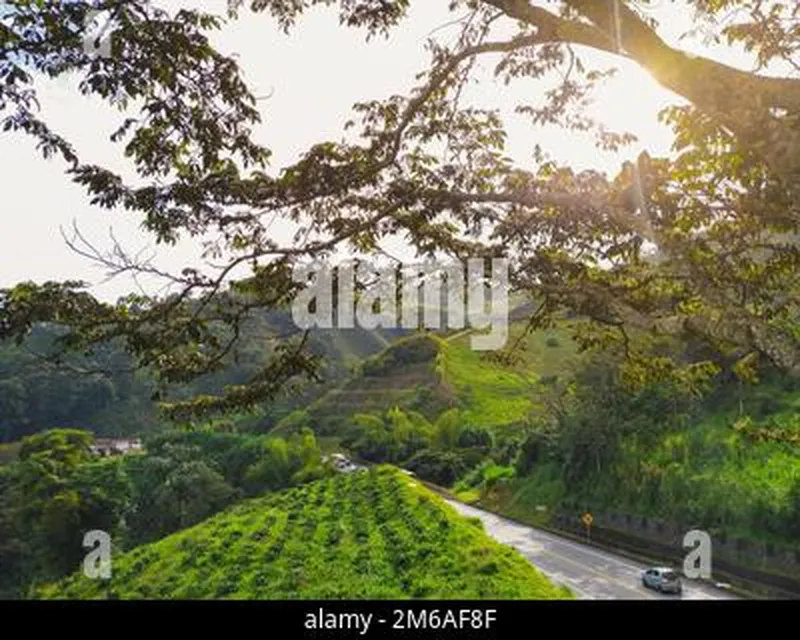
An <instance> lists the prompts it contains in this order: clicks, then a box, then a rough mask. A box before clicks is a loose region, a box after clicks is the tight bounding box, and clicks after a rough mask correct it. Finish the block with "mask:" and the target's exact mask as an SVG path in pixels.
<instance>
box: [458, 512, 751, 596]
mask: <svg viewBox="0 0 800 640" xmlns="http://www.w3.org/2000/svg"><path fill="white" fill-rule="evenodd" d="M447 502H449V503H450V504H451V505H452V506H453V507H455V508H456V509H457V510H458V511H459V512H461V513H462V514H464V515H466V516H472V517H478V518H480V519H481V520H482V521H483V524H484V527H485V529H486V532H487V533H488V534H489V535H491V536H492V537H494V538H495V539H497V540H499V541H500V542H502V543H504V544H507V545H510V546H512V547H514V548H515V549H517V550H518V551H520V552H521V553H522V555H524V556H525V557H526V558H528V560H530V561H531V563H532V564H534V565H535V566H536V567H538V568H539V569H541V571H542V572H544V573H545V574H547V575H548V576H549V577H550V578H551V579H552V580H553V581H554V582H557V583H559V584H564V585H566V586H568V587H569V588H570V589H571V590H572V591H573V593H575V595H576V596H577V597H578V598H581V599H585V600H654V599H655V600H658V599H669V600H675V599H683V600H733V599H737V596H735V595H734V594H732V593H729V592H727V591H724V590H722V589H717V588H714V587H712V586H707V585H705V584H698V583H696V582H694V581H690V580H687V579H684V581H683V594H682V595H681V596H675V595H662V594H660V593H656V592H654V591H652V590H650V589H646V588H644V587H643V586H642V581H641V578H640V573H641V571H642V569H644V568H645V565H643V564H641V563H638V562H636V561H634V560H629V559H628V558H624V557H622V556H618V555H615V554H613V553H609V552H607V551H601V550H599V549H596V548H594V547H590V546H588V545H584V544H580V543H577V542H573V541H571V540H569V539H566V538H561V537H559V536H556V535H553V534H551V533H547V532H544V531H540V530H538V529H533V528H531V527H527V526H525V525H521V524H517V523H515V522H511V521H509V520H506V519H505V518H501V517H500V516H497V515H495V514H493V513H489V512H488V511H483V510H482V509H476V508H475V507H471V506H468V505H465V504H462V503H460V502H455V501H452V500H448V501H447Z"/></svg>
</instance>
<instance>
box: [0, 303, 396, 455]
mask: <svg viewBox="0 0 800 640" xmlns="http://www.w3.org/2000/svg"><path fill="white" fill-rule="evenodd" d="M291 322H292V320H291V318H290V317H289V314H288V313H287V312H285V311H274V312H272V313H269V314H252V315H251V317H250V318H249V320H248V322H246V323H243V326H242V337H241V339H240V341H239V342H238V343H237V345H236V349H235V350H233V351H232V353H231V354H230V355H229V356H228V357H227V358H226V359H225V361H224V363H223V364H224V365H225V366H224V367H223V368H222V369H221V370H220V371H218V372H215V373H210V374H206V375H204V376H200V377H198V378H196V379H194V380H191V381H188V382H186V383H184V384H181V385H177V386H173V387H171V388H170V389H169V393H168V394H167V395H166V398H167V399H175V398H186V397H195V396H198V395H207V394H216V393H221V392H223V391H224V389H225V388H226V387H230V386H233V385H240V384H242V383H244V381H246V380H247V379H248V377H249V376H251V375H252V374H253V373H254V371H255V370H256V369H257V368H258V367H259V366H261V365H263V363H264V362H265V361H266V359H267V358H268V357H269V354H270V349H271V345H272V344H273V343H274V336H275V334H276V333H277V332H280V331H287V330H288V329H287V325H288V326H289V327H291ZM402 333H403V332H402V331H382V330H380V329H379V330H375V331H366V330H364V329H361V328H353V329H345V330H343V331H333V330H319V331H315V332H313V334H312V335H311V337H310V347H309V348H310V350H311V351H312V352H313V353H315V354H317V355H318V356H319V357H320V358H321V359H322V361H323V363H322V366H321V368H320V371H319V375H320V379H319V381H318V382H317V383H315V384H313V385H312V384H305V385H298V386H295V387H293V388H292V389H287V390H286V392H285V393H283V394H282V395H280V397H278V398H276V401H275V402H273V403H271V404H270V405H268V407H267V406H260V407H258V408H257V409H256V410H255V411H251V412H248V413H246V414H238V413H235V412H234V413H233V414H229V415H227V416H223V417H221V418H220V419H219V420H217V423H218V425H220V426H224V425H230V426H231V428H233V425H235V428H236V429H237V430H239V431H266V430H268V429H269V428H270V427H271V426H273V425H274V424H275V423H276V422H278V421H279V420H280V419H282V418H283V417H285V415H286V414H287V413H289V412H291V411H292V410H293V409H295V408H297V407H300V406H302V405H303V404H304V403H308V402H309V401H311V400H312V399H313V398H314V397H316V396H318V395H319V394H321V393H323V392H324V391H325V390H326V389H327V388H329V387H330V385H331V384H333V383H336V382H337V381H338V380H340V379H341V378H342V376H347V375H349V374H350V373H351V370H352V369H353V367H355V366H356V365H357V364H358V363H359V362H360V360H361V358H364V357H366V356H369V355H371V354H374V353H377V352H378V351H380V350H382V349H383V348H384V347H386V346H387V345H388V344H389V342H390V341H391V340H394V339H395V338H396V337H397V336H398V335H402ZM63 334H64V331H63V330H61V329H59V328H58V326H57V325H52V324H39V325H35V326H34V327H33V328H32V331H31V333H30V334H29V335H28V336H26V338H25V340H24V341H23V342H22V343H21V344H19V345H17V344H14V343H11V342H2V341H0V443H3V442H11V441H14V440H19V439H20V438H22V437H23V436H25V435H28V434H31V433H36V432H37V431H41V430H43V429H50V428H53V427H56V426H58V427H75V428H80V429H83V428H88V429H90V430H91V431H93V432H94V433H96V434H98V435H107V436H122V435H140V434H144V433H148V432H151V431H153V430H156V429H159V428H164V427H166V426H168V422H167V421H166V420H165V418H164V416H163V415H161V414H160V413H159V411H158V406H157V404H156V402H154V399H158V398H159V396H158V395H157V393H158V392H159V388H158V384H157V378H156V376H155V375H154V374H153V372H152V371H150V370H135V369H134V368H133V361H132V359H131V357H130V355H129V354H127V353H126V352H125V351H124V350H123V348H122V345H120V344H119V342H118V341H112V342H109V343H104V344H102V345H98V346H96V347H95V348H94V349H93V352H92V353H91V354H89V355H85V356H79V355H77V354H67V356H66V357H65V358H63V360H64V362H62V364H61V366H55V365H54V364H52V363H50V362H49V361H48V360H47V356H49V355H50V354H52V353H55V352H57V351H58V349H59V347H58V343H57V338H58V337H60V336H63Z"/></svg>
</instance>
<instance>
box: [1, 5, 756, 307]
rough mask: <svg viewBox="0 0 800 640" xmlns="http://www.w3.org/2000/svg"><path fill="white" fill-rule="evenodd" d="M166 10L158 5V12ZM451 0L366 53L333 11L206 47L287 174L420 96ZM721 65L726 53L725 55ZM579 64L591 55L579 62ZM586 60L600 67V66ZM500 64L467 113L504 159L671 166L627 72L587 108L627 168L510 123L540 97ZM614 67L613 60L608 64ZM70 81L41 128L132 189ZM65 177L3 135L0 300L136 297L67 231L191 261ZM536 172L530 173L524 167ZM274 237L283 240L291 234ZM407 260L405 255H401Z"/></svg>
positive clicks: (259, 21)
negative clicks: (325, 145)
mask: <svg viewBox="0 0 800 640" xmlns="http://www.w3.org/2000/svg"><path fill="white" fill-rule="evenodd" d="M158 4H160V5H161V6H164V3H163V2H161V3H158ZM198 4H199V3H198V2H179V1H178V0H169V5H168V6H169V7H170V8H171V9H173V10H174V9H175V8H178V7H179V6H190V7H196V6H198ZM680 4H681V3H680V2H677V3H676V2H663V1H662V3H661V7H660V8H657V9H656V10H654V11H653V15H654V16H655V17H657V18H659V17H664V16H665V15H668V17H669V19H668V20H667V21H666V22H665V23H664V27H663V28H661V29H660V30H659V33H661V34H662V35H663V36H664V37H666V38H667V40H672V41H674V40H675V38H677V36H678V35H679V34H680V33H681V32H683V31H685V30H686V28H688V26H689V24H690V18H691V15H690V14H689V13H688V12H687V11H685V10H682V9H681V8H680ZM225 5H226V2H225V0H204V1H203V3H202V6H203V8H204V9H205V10H207V11H210V12H219V13H223V12H224V9H225ZM447 5H448V0H425V2H415V3H413V7H412V10H411V15H410V17H409V19H407V20H406V21H405V22H404V23H403V24H402V25H401V26H400V27H398V28H396V29H395V30H394V31H393V32H392V34H391V36H390V38H389V39H388V40H383V39H376V40H373V41H370V42H369V43H367V42H365V38H364V33H363V32H360V31H356V30H352V29H345V28H342V27H339V26H338V21H337V16H336V12H335V11H332V10H330V9H326V8H325V7H319V8H315V9H312V10H310V11H309V12H308V14H306V15H305V16H304V17H303V18H301V21H300V23H299V24H298V26H297V27H296V28H295V29H294V30H293V31H292V32H291V33H290V34H289V35H285V34H283V33H282V32H281V31H280V30H279V29H278V28H277V25H276V23H275V22H274V21H273V20H272V19H271V18H270V17H269V16H267V15H265V14H256V15H253V14H250V13H244V14H243V18H241V19H240V20H239V21H237V22H234V23H231V24H230V25H228V26H226V27H225V29H224V30H223V31H222V32H220V33H219V34H216V35H215V36H214V41H215V43H216V45H217V47H218V48H219V49H220V50H221V51H223V52H225V53H228V54H234V53H235V54H236V55H238V57H239V62H240V64H241V66H242V67H243V69H244V73H245V78H246V80H247V82H248V83H249V85H250V86H251V88H252V90H253V92H254V94H255V95H257V96H265V97H266V96H268V97H266V98H265V99H264V100H262V101H260V103H259V104H260V106H261V109H262V119H263V125H262V126H261V128H260V129H259V130H258V132H257V136H258V140H259V141H260V142H262V143H264V144H266V146H268V147H269V148H270V149H272V151H273V163H272V164H273V169H277V168H279V167H281V166H285V165H287V164H289V163H292V162H294V161H296V160H297V159H298V158H299V157H300V154H301V153H302V151H303V150H305V149H307V148H308V147H310V146H311V145H313V144H315V143H317V142H320V141H322V140H329V139H332V140H339V139H341V137H342V135H343V125H344V123H345V122H346V121H347V120H348V119H349V118H351V117H352V116H353V111H352V105H353V104H354V103H355V102H358V101H362V100H371V99H382V98H385V97H388V96H390V95H392V94H398V93H400V94H407V93H408V92H409V90H410V89H411V88H412V87H413V86H415V79H414V76H415V75H416V74H417V73H418V72H420V71H422V70H423V69H425V68H426V66H427V62H428V57H427V53H426V51H425V49H424V42H425V40H426V38H427V37H429V36H430V35H431V33H432V31H433V30H434V29H435V28H437V27H440V26H442V25H445V24H446V23H447V22H449V21H451V20H452V19H453V15H452V14H450V13H449V12H448V11H447ZM456 30H457V27H450V28H449V29H442V30H440V31H438V32H437V36H438V37H453V36H455V34H456V33H457V31H456ZM681 46H682V48H684V49H686V50H690V51H694V52H695V53H702V54H704V55H708V56H710V57H715V58H716V59H721V60H723V61H725V62H727V63H728V64H734V65H736V64H737V62H741V61H737V60H731V59H722V58H720V56H719V55H716V53H717V52H715V51H713V50H710V49H708V48H705V47H703V46H702V45H700V44H699V43H694V44H692V45H689V44H688V43H682V45H681ZM724 51H726V52H728V51H729V50H727V49H725V50H724ZM587 57H588V56H587ZM594 57H595V59H598V60H600V58H601V54H596V55H595V56H594ZM496 60H497V59H496V58H487V59H486V60H484V61H483V62H482V63H481V64H480V66H479V73H481V72H480V70H481V69H482V70H483V73H482V74H481V75H482V78H483V79H482V81H481V83H480V84H479V85H476V86H473V87H472V88H471V89H470V92H469V93H468V94H467V99H468V100H469V101H471V102H473V103H474V104H476V105H480V106H490V107H500V108H502V109H503V110H504V111H505V112H506V114H508V116H509V120H508V127H507V130H508V133H509V137H508V145H509V146H508V153H509V155H510V156H512V157H513V158H515V159H516V160H517V161H518V162H519V163H521V164H522V165H525V164H526V163H527V164H530V161H529V159H530V157H531V154H532V152H533V149H534V146H535V145H536V144H537V143H538V144H540V145H542V146H543V147H544V148H545V149H547V150H548V151H549V152H550V153H551V154H552V155H553V157H554V159H556V160H558V161H560V162H568V163H570V164H571V165H572V166H573V167H575V168H576V169H585V168H595V169H599V170H601V171H607V172H609V174H615V173H616V172H617V171H618V170H619V167H620V165H621V163H622V161H624V160H625V159H627V158H631V159H632V158H635V157H636V156H637V155H638V153H639V151H640V150H641V149H642V148H647V150H648V151H649V152H650V153H651V155H654V156H655V155H663V154H666V153H668V151H669V148H670V144H671V141H672V136H671V133H670V131H669V130H668V129H667V128H666V127H665V126H664V125H661V124H659V123H658V121H657V113H658V111H659V110H660V109H661V108H663V107H664V106H666V105H668V104H680V103H682V100H681V99H680V98H678V97H677V96H674V95H673V94H671V93H670V92H668V91H666V90H663V89H662V88H660V87H659V86H658V85H657V84H656V83H655V82H654V81H653V80H652V78H650V76H649V75H648V74H647V73H645V72H644V71H642V70H641V69H639V68H638V67H636V66H630V65H623V66H621V74H620V76H619V77H618V79H616V80H614V81H613V82H612V83H610V84H609V85H608V86H607V88H606V89H605V90H604V91H602V92H601V93H599V94H597V95H598V98H599V99H598V102H597V103H596V104H595V105H594V107H593V109H594V112H595V113H596V114H600V115H601V117H602V120H603V121H604V122H605V123H606V124H607V125H608V126H609V127H610V128H616V129H618V130H619V129H625V130H628V131H631V132H632V133H635V134H637V135H638V136H639V137H640V140H641V143H640V144H638V145H635V146H634V147H631V148H629V149H627V150H626V151H625V152H624V154H622V155H617V156H614V155H611V154H601V153H600V152H598V150H597V149H596V148H595V146H594V145H593V143H592V142H591V141H590V140H589V139H588V138H586V137H582V136H577V135H574V134H571V133H569V132H564V131H562V130H559V129H552V128H551V129H542V128H534V127H533V126H531V125H530V124H529V123H527V122H525V121H523V120H522V119H521V118H514V117H513V115H512V114H511V111H512V110H513V107H514V105H515V104H517V103H518V102H521V101H523V100H525V99H526V98H528V99H530V97H531V96H534V97H535V95H536V92H537V91H540V90H541V85H538V84H537V81H536V80H530V81H522V82H520V81H517V82H516V84H515V85H513V86H512V87H511V88H509V87H506V86H504V85H502V83H500V82H492V81H491V78H489V80H486V79H485V78H486V77H487V76H488V71H489V70H490V69H491V66H492V63H493V62H496ZM604 60H607V61H608V62H609V63H611V61H612V58H610V57H607V56H606V57H605V58H604ZM75 86H76V81H75V80H74V79H73V78H68V77H62V78H58V79H55V80H49V79H40V80H38V81H37V88H38V90H39V99H40V103H41V105H42V112H43V116H44V117H45V118H46V119H47V121H48V122H49V124H50V125H51V126H52V127H53V128H54V129H55V130H56V131H58V132H60V133H62V134H63V135H65V136H66V137H67V138H68V139H69V140H71V141H72V142H73V143H74V144H75V146H76V148H77V150H78V152H79V155H80V156H81V157H82V159H83V160H84V161H86V162H93V163H97V164H101V165H105V166H109V167H111V168H112V169H114V170H118V171H120V172H121V173H122V174H123V175H126V176H132V175H133V174H132V173H131V167H130V165H129V164H127V163H126V161H125V160H124V158H122V157H121V148H120V146H119V145H114V144H112V143H111V142H109V140H108V137H109V135H110V134H111V132H112V131H113V130H114V129H115V128H116V126H118V124H119V122H120V114H119V113H118V112H117V111H115V110H113V109H111V108H110V107H108V106H107V105H104V104H103V103H101V102H100V101H99V100H96V99H91V98H86V97H84V96H81V95H80V94H79V93H78V92H77V91H76V88H75ZM65 168H66V166H65V164H64V163H63V162H62V161H60V160H58V159H53V160H44V159H43V158H42V157H41V154H40V153H39V152H38V151H37V150H36V149H35V143H34V142H33V141H32V140H31V139H29V138H27V137H25V136H23V135H21V134H8V133H4V134H2V138H0V193H1V194H2V199H0V203H2V206H3V209H4V211H3V219H4V221H5V229H4V231H2V232H0V256H2V257H1V258H0V287H7V286H13V285H14V284H16V283H18V282H21V281H27V280H32V281H34V282H44V281H47V280H58V281H63V280H66V279H77V280H84V281H87V282H89V283H91V284H92V289H91V291H92V292H93V293H94V294H95V295H96V296H98V297H100V298H101V299H107V300H110V299H114V298H116V297H118V296H121V295H124V294H126V293H128V292H130V291H131V290H135V289H136V285H135V283H133V282H131V280H130V279H128V278H127V277H124V276H120V277H117V278H114V279H112V280H110V281H108V279H107V272H106V271H105V270H104V269H103V268H101V267H99V266H98V265H96V264H94V263H92V262H91V261H89V260H88V259H87V258H85V257H82V256H80V255H78V254H76V253H75V252H74V251H72V250H71V249H70V248H69V247H68V245H67V243H66V242H65V239H64V236H63V235H62V233H66V234H67V235H69V234H71V229H72V226H73V224H75V225H77V227H78V228H79V229H80V230H81V232H82V234H83V235H84V236H85V237H86V238H87V239H89V240H90V242H92V244H94V245H95V246H96V247H98V248H99V249H101V250H102V251H106V250H108V249H110V248H111V246H112V242H111V236H112V234H113V236H114V237H115V238H116V239H118V240H119V241H120V242H121V244H122V246H123V247H124V248H125V250H126V251H128V252H130V253H137V252H139V251H142V252H143V255H153V254H155V255H156V259H155V264H157V265H158V266H160V267H162V268H164V269H171V270H174V271H179V270H180V269H181V268H182V267H184V266H186V265H187V264H188V263H195V262H196V261H198V260H199V259H200V251H201V249H200V247H199V246H198V244H197V243H196V242H191V241H189V242H186V243H182V244H180V245H179V246H178V247H177V248H173V247H157V246H156V245H155V244H154V241H153V238H152V237H150V236H148V235H147V234H145V233H144V232H143V231H141V230H140V228H139V224H140V221H139V220H138V219H137V218H135V217H132V216H131V214H129V213H127V212H124V211H108V210H105V209H101V208H98V207H93V206H91V205H90V204H89V202H88V198H87V197H86V195H85V193H84V191H83V188H81V187H79V186H77V185H74V184H72V183H71V182H70V181H69V179H68V177H67V176H66V175H65V174H64V169H65ZM531 168H532V166H531ZM271 232H272V233H275V234H277V235H279V236H280V235H282V236H283V237H285V238H286V239H287V240H288V239H289V237H290V232H289V230H288V228H284V229H281V228H271ZM385 248H386V249H387V250H388V251H389V252H390V253H392V252H394V253H392V254H393V255H404V254H403V252H404V243H403V242H402V240H400V239H395V240H393V241H389V242H387V243H386V245H385ZM406 255H407V254H406ZM139 286H143V287H144V288H145V291H146V292H147V293H155V292H156V289H154V286H155V283H149V282H146V281H145V282H140V283H139Z"/></svg>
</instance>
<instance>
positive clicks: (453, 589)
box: [35, 466, 572, 599]
mask: <svg viewBox="0 0 800 640" xmlns="http://www.w3.org/2000/svg"><path fill="white" fill-rule="evenodd" d="M35 596H36V597H38V598H45V599H50V598H69V599H87V598H90V599H96V598H119V599H132V598H133V599H177V598H191V599H220V598H233V599H313V598H322V599H336V598H359V599H360V598H364V599H366V598H372V599H389V598H446V599H461V598H463V599H477V598H496V599H571V598H572V595H571V594H570V593H569V592H568V591H567V590H565V589H564V588H561V587H556V586H554V585H553V584H551V583H550V582H549V581H548V580H547V578H545V577H544V576H543V575H542V574H541V573H540V572H539V571H538V570H537V569H535V568H534V567H533V566H532V565H531V564H530V563H529V562H528V561H527V560H526V559H525V558H523V557H522V556H521V555H519V554H518V553H517V552H516V551H515V550H513V549H511V548H509V547H505V546H503V545H501V544H499V543H497V542H495V541H494V540H492V539H491V538H489V537H488V535H487V534H485V533H484V531H483V530H482V528H481V526H480V523H476V522H474V521H471V520H468V519H465V518H463V517H462V516H460V515H458V514H457V513H456V512H455V511H454V510H453V509H452V508H451V507H449V506H448V505H446V504H445V503H444V502H443V501H442V500H441V499H440V498H439V497H438V496H437V495H435V494H434V493H432V492H430V491H429V490H428V489H426V488H424V487H422V486H420V485H419V484H418V483H417V482H415V481H413V480H411V479H410V478H409V477H408V476H406V475H404V474H403V473H401V472H400V471H399V470H397V469H396V468H393V467H386V466H383V467H375V468H372V469H370V470H369V471H362V472H358V473H353V474H349V475H342V476H338V477H335V478H330V479H327V480H323V481H319V482H315V483H312V484H309V485H305V486H303V487H300V488H295V489H291V490H288V491H285V492H282V493H277V494H271V495H269V496H265V497H262V498H257V499H253V500H248V501H246V502H243V503H240V504H238V505H236V506H235V507H233V508H231V509H229V510H228V511H225V512H223V513H221V514H219V515H217V516H214V517H213V518H211V519H209V520H207V521H205V522H203V523H201V524H199V525H197V526H195V527H192V528H190V529H186V530H184V531H182V532H180V533H177V534H175V535H172V536H169V537H167V538H165V539H163V540H160V541H159V542H156V543H154V544H150V545H145V546H142V547H138V548H136V549H134V550H133V551H131V552H129V553H126V554H123V555H121V556H119V557H117V558H115V559H114V560H113V573H112V578H111V579H110V580H109V581H108V582H107V583H103V582H101V581H98V580H91V579H88V578H85V577H84V576H83V575H82V574H76V575H74V576H72V577H70V578H68V579H66V580H64V581H63V582H61V583H57V584H54V585H49V586H47V587H44V588H41V589H40V590H39V592H37V593H36V594H35Z"/></svg>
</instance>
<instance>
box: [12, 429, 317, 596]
mask: <svg viewBox="0 0 800 640" xmlns="http://www.w3.org/2000/svg"><path fill="white" fill-rule="evenodd" d="M92 440H93V436H92V434H91V433H90V432H87V431H81V430H75V429H56V430H51V431H45V432H42V433H40V434H36V435H33V436H29V437H27V438H26V439H24V440H23V442H22V446H21V448H20V450H19V452H18V457H17V459H16V460H15V461H13V462H11V463H9V464H6V465H4V466H0V540H2V544H0V562H1V563H2V566H3V571H2V573H1V574H0V596H5V597H19V596H21V595H24V594H25V593H26V592H27V590H28V589H29V588H30V586H31V585H33V584H36V583H39V582H42V581H44V580H53V579H55V578H58V577H60V576H63V575H65V574H67V573H69V572H72V571H75V570H76V568H77V567H78V566H79V565H80V562H81V560H82V558H83V556H84V555H85V553H86V550H85V549H84V548H83V547H82V541H83V536H84V534H85V533H86V532H87V531H90V530H93V529H100V530H103V531H106V532H108V533H109V534H110V535H111V536H112V540H113V543H114V546H115V548H116V549H117V550H125V549H132V548H134V547H136V546H138V545H141V544H145V543H148V542H152V541H154V540H159V539H161V538H163V537H164V536H167V535H169V534H171V533H174V532H176V531H179V530H181V529H184V528H186V527H189V526H192V525H194V524H197V523H198V522H201V521H202V520H204V519H205V518H207V517H209V516H211V515H212V514H214V513H216V512H218V511H220V510H221V509H223V508H225V507H227V506H229V505H231V504H233V503H234V502H237V501H239V500H241V499H243V498H245V497H248V496H253V495H257V494H261V493H263V492H269V491H277V490H281V489H284V488H287V487H291V486H294V485H297V484H303V483H306V482H310V481H313V480H316V479H319V478H322V477H325V476H326V475H328V474H329V473H331V470H330V469H328V468H327V467H326V466H325V465H324V464H323V462H322V457H321V452H320V450H319V447H318V445H317V442H316V439H315V438H314V436H313V434H312V433H311V432H303V433H299V434H295V435H292V436H290V437H288V438H287V439H283V438H279V437H273V436H269V437H268V436H257V435H236V434H225V433H216V432H210V431H204V432H191V433H180V432H165V433H161V434H159V435H157V436H153V437H150V438H147V439H146V440H145V453H143V454H129V455H126V456H115V457H110V458H100V459H98V458H95V457H93V456H92V455H91V453H90V451H89V448H88V447H89V445H90V444H91V442H92Z"/></svg>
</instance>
